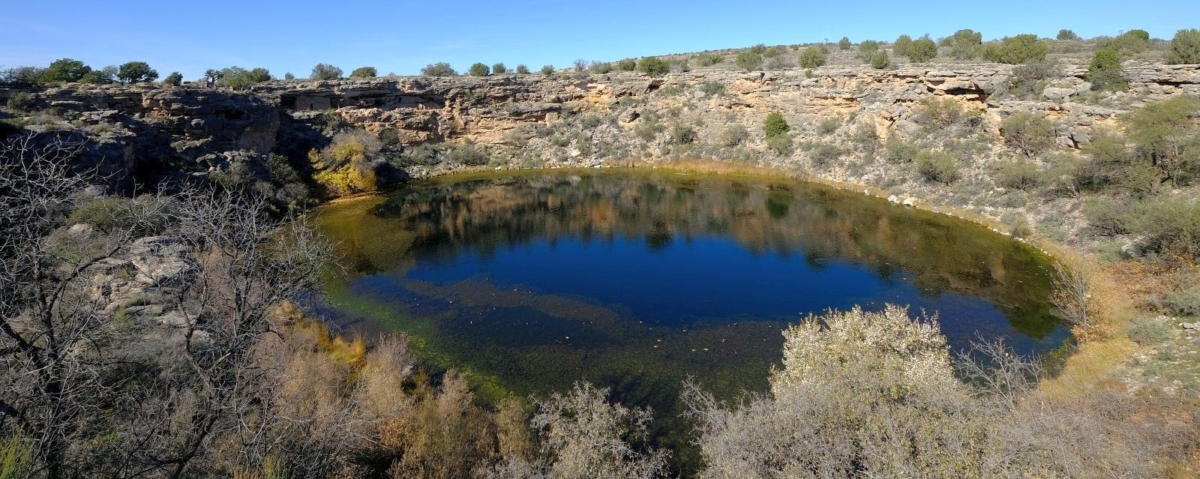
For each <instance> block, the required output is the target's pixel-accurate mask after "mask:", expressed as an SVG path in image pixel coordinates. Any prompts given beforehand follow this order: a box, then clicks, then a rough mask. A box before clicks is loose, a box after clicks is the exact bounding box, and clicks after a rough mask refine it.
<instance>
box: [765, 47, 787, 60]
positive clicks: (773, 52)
mask: <svg viewBox="0 0 1200 479" xmlns="http://www.w3.org/2000/svg"><path fill="white" fill-rule="evenodd" d="M784 53H787V48H785V47H783V46H781V45H777V46H773V47H771V48H768V49H767V51H765V52H763V54H762V56H764V57H766V58H775V57H778V56H780V55H783V54H784Z"/></svg>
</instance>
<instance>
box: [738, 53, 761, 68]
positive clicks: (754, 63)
mask: <svg viewBox="0 0 1200 479" xmlns="http://www.w3.org/2000/svg"><path fill="white" fill-rule="evenodd" d="M733 63H734V64H735V65H737V66H738V68H741V69H743V70H746V71H748V72H750V71H754V70H759V69H762V64H763V57H762V55H760V54H757V53H754V52H750V51H745V52H739V53H738V54H737V57H736V58H734V59H733Z"/></svg>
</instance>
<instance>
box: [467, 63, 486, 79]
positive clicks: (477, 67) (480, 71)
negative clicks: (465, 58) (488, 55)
mask: <svg viewBox="0 0 1200 479" xmlns="http://www.w3.org/2000/svg"><path fill="white" fill-rule="evenodd" d="M489 73H491V69H489V68H488V66H487V65H484V64H482V63H479V62H476V63H474V64H472V65H471V68H469V69H468V70H467V74H468V75H471V76H473V77H485V76H488V74H489Z"/></svg>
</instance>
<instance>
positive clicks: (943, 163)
mask: <svg viewBox="0 0 1200 479" xmlns="http://www.w3.org/2000/svg"><path fill="white" fill-rule="evenodd" d="M914 162H915V163H916V165H917V172H919V173H921V176H924V177H925V179H927V180H929V181H936V182H938V183H945V184H947V185H948V184H950V183H952V182H954V180H957V179H958V169H959V164H958V159H957V158H955V157H954V155H951V154H949V153H945V152H941V151H934V150H921V151H920V152H918V153H917V157H916V159H915V160H914Z"/></svg>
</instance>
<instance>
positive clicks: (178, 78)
mask: <svg viewBox="0 0 1200 479" xmlns="http://www.w3.org/2000/svg"><path fill="white" fill-rule="evenodd" d="M162 82H163V85H170V86H179V85H181V84H183V74H182V73H179V72H171V74H170V75H167V77H166V78H163V81H162Z"/></svg>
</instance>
